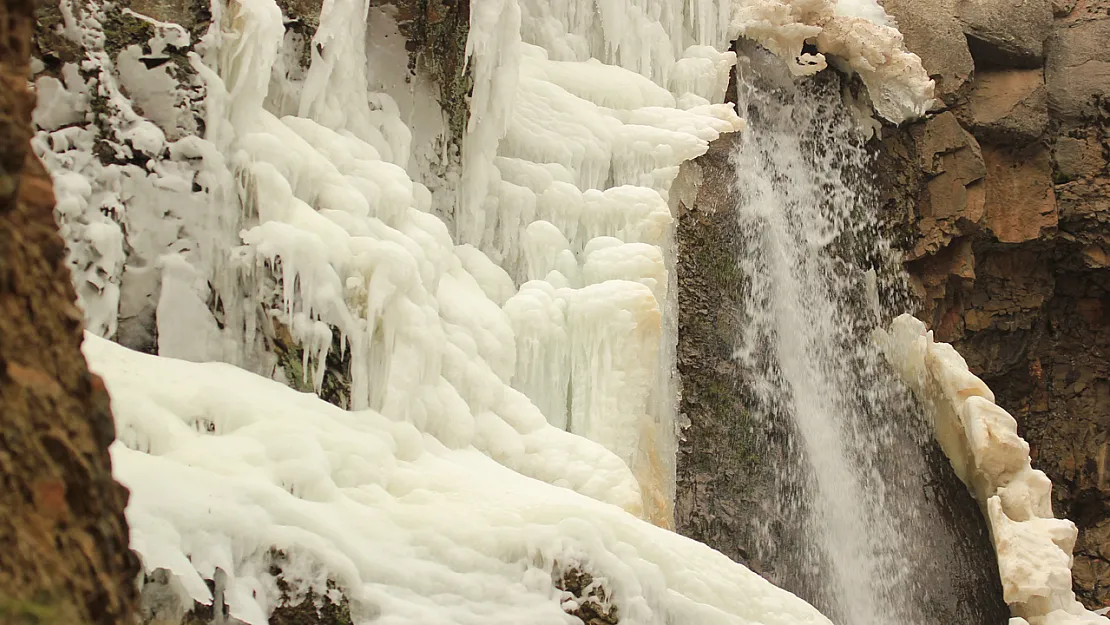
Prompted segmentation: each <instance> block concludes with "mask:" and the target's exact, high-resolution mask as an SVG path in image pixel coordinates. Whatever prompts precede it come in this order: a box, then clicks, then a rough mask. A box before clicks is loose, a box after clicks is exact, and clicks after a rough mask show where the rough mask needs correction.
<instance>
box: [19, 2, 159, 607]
mask: <svg viewBox="0 0 1110 625" xmlns="http://www.w3.org/2000/svg"><path fill="white" fill-rule="evenodd" d="M33 9H34V3H33V2H31V0H9V1H7V2H5V3H3V4H2V5H0V415H3V416H2V420H3V425H2V427H0V510H2V511H3V513H2V514H0V623H4V624H5V625H7V624H9V623H43V624H57V625H62V624H67V625H68V624H70V623H72V624H88V625H92V624H97V625H111V624H115V623H122V622H125V621H126V620H127V619H128V618H129V617H130V614H131V613H132V611H133V609H134V607H135V602H136V592H135V588H134V585H133V580H134V579H135V577H136V575H138V572H139V564H138V559H137V558H136V557H135V556H134V555H133V554H132V552H131V551H130V549H129V548H128V543H127V539H128V536H127V523H126V521H125V519H124V516H123V510H124V505H125V504H126V501H127V492H126V490H125V489H124V488H123V487H122V486H120V485H119V484H117V483H116V482H115V481H114V480H113V479H112V473H111V465H110V460H109V457H108V445H109V444H110V443H111V442H112V440H113V439H114V438H115V430H114V427H113V424H112V417H111V414H110V412H109V402H108V395H107V393H106V392H105V391H104V386H103V385H102V383H101V382H100V379H99V378H98V377H97V376H95V375H93V374H91V373H89V370H88V368H87V367H86V365H85V359H84V357H83V356H82V355H81V352H80V344H81V331H82V330H81V328H82V322H81V320H82V315H81V312H80V311H79V310H78V309H77V307H76V295H75V293H74V290H73V287H72V286H71V283H70V279H69V270H68V269H67V268H66V266H65V247H64V244H63V242H62V239H61V237H60V236H58V229H57V226H56V225H55V223H54V216H53V210H54V193H53V189H52V186H51V181H50V178H49V176H47V174H46V171H45V170H44V169H43V167H42V165H41V164H40V163H39V161H38V159H36V158H35V157H34V155H33V154H31V150H30V143H29V140H30V137H31V110H32V108H33V107H34V98H33V96H32V95H31V94H30V93H28V91H27V88H26V85H27V76H28V75H29V67H30V65H29V63H30V56H31V48H32V41H31V33H32V28H33V24H34V18H33V13H32V12H33Z"/></svg>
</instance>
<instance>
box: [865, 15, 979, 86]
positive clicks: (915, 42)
mask: <svg viewBox="0 0 1110 625" xmlns="http://www.w3.org/2000/svg"><path fill="white" fill-rule="evenodd" d="M957 1H958V0H933V1H932V2H920V1H919V0H885V1H884V2H883V6H884V7H885V8H886V11H887V13H889V14H891V15H895V16H897V17H898V19H899V21H898V30H899V31H901V33H902V36H903V37H905V44H906V48H907V49H908V50H911V51H913V52H914V53H915V54H917V55H918V56H920V57H921V64H922V65H924V66H925V70H926V71H927V72H929V77H930V78H932V79H933V80H934V81H935V82H936V95H937V97H938V98H940V99H942V100H944V101H945V102H948V101H949V100H951V99H952V98H953V97H954V96H955V94H957V93H958V92H959V91H960V89H961V87H963V86H964V84H965V83H966V82H967V81H968V79H969V78H971V72H972V70H973V69H974V66H973V64H972V60H971V52H970V51H968V49H967V43H966V39H965V36H964V31H963V25H962V24H961V23H960V21H959V20H958V19H957V18H956V3H957Z"/></svg>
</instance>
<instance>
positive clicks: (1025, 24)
mask: <svg viewBox="0 0 1110 625" xmlns="http://www.w3.org/2000/svg"><path fill="white" fill-rule="evenodd" d="M956 14H957V15H958V16H959V19H960V23H962V24H963V27H964V33H965V34H966V35H967V37H968V44H969V46H970V48H971V53H972V54H973V55H974V56H975V61H976V65H977V66H978V67H982V66H985V65H1004V66H1010V67H1037V66H1039V65H1040V60H1041V56H1042V51H1043V45H1044V40H1045V38H1046V37H1048V33H1049V31H1050V30H1051V29H1052V3H1051V2H1050V1H1049V0H958V2H957V4H956Z"/></svg>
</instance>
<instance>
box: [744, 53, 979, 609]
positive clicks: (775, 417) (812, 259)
mask: <svg viewBox="0 0 1110 625" xmlns="http://www.w3.org/2000/svg"><path fill="white" fill-rule="evenodd" d="M751 52H752V54H750V55H749V56H748V58H747V59H743V60H742V62H741V72H740V73H741V79H740V81H739V82H740V86H739V93H738V100H739V106H740V110H741V112H742V114H745V111H746V114H745V117H746V118H747V119H748V120H749V124H750V125H749V130H748V131H747V132H745V133H744V135H743V138H742V139H741V140H739V141H738V142H737V143H736V148H735V150H734V152H733V154H732V162H733V164H734V166H735V171H736V174H735V185H736V188H735V193H736V196H737V198H738V203H737V206H736V218H737V221H738V223H737V227H738V238H739V246H740V250H741V252H740V256H739V260H738V263H739V268H740V270H741V274H742V275H743V276H744V279H745V280H746V282H745V286H744V291H743V306H742V308H743V310H742V318H743V320H744V321H743V322H742V323H741V324H740V328H741V329H740V331H739V334H740V335H739V336H738V337H736V342H737V349H736V353H735V357H736V359H737V360H738V361H739V363H740V364H741V367H742V369H743V371H744V377H745V378H746V380H745V385H746V386H747V388H746V389H745V390H746V391H747V393H748V395H749V396H750V397H751V400H750V403H751V404H753V405H752V411H753V413H754V417H755V418H756V419H757V421H758V422H759V423H761V424H762V425H763V426H764V433H763V434H762V435H763V436H765V437H768V438H773V437H776V436H777V437H779V438H780V439H784V440H785V449H786V451H785V452H784V454H783V458H784V459H783V460H780V461H779V462H780V465H781V466H777V467H775V471H774V473H775V475H776V480H777V483H776V484H775V487H774V489H773V490H774V497H773V501H771V502H769V507H770V509H769V510H768V511H767V512H768V514H767V515H766V516H765V517H764V520H763V521H761V522H762V523H764V539H763V540H757V541H756V542H757V547H756V549H757V551H759V553H758V554H757V555H758V558H759V559H761V560H764V561H770V562H774V569H775V578H776V581H777V582H778V583H780V584H783V585H784V586H786V587H787V588H790V589H792V590H794V591H795V592H798V593H799V594H801V595H802V596H803V597H805V598H806V599H807V600H809V601H811V602H812V603H814V604H815V605H817V606H818V607H819V608H820V609H822V611H823V612H824V613H825V614H827V615H828V616H829V617H830V618H832V619H833V620H834V621H835V622H837V623H842V624H844V625H880V624H885V623H893V622H897V623H903V624H907V625H910V624H912V625H917V624H923V623H933V622H937V623H940V622H965V623H970V622H978V621H975V620H972V618H971V617H970V612H966V610H971V609H973V608H971V607H970V606H964V607H953V606H951V605H949V608H948V609H955V610H964V611H965V612H955V613H952V614H950V615H948V618H951V619H953V620H951V621H945V620H943V617H941V616H940V615H939V614H937V612H936V610H935V609H934V607H933V606H931V605H930V599H929V596H928V595H929V593H930V592H932V593H936V592H938V591H937V589H938V588H946V587H947V588H951V587H952V586H951V583H952V581H953V580H951V579H947V580H946V579H937V576H938V572H937V571H935V570H929V569H931V568H935V567H934V566H933V565H931V564H929V561H930V559H931V558H930V556H928V555H927V554H926V550H928V551H930V552H933V549H935V548H937V547H939V545H937V544H936V543H934V544H933V545H926V543H927V542H929V541H939V542H940V543H947V544H949V546H950V544H951V543H952V542H954V538H953V536H952V530H951V528H949V527H947V526H946V523H944V522H943V521H941V520H940V519H941V518H942V515H941V514H940V513H939V510H938V505H939V503H938V502H937V501H931V500H929V498H927V496H926V493H927V492H928V490H927V488H926V484H925V482H926V480H927V479H928V476H929V468H928V466H927V464H928V463H927V462H926V458H925V450H926V443H927V442H928V440H929V439H928V430H927V428H926V427H925V421H924V420H923V419H921V414H922V413H921V411H920V408H919V407H917V406H916V405H915V404H914V403H913V402H912V401H911V400H910V399H909V398H908V396H907V394H906V392H905V389H904V388H903V387H902V386H901V385H900V383H899V382H898V381H897V380H895V379H894V378H893V377H892V376H891V375H890V373H889V371H888V368H887V367H886V365H885V363H884V362H883V360H882V356H881V354H880V353H879V351H878V349H877V348H876V347H875V346H874V345H873V343H872V342H871V341H870V340H868V339H867V336H868V332H869V330H870V328H872V327H874V325H875V324H876V323H879V322H880V321H885V320H886V319H887V318H888V317H887V309H891V310H904V309H905V307H906V303H907V301H908V300H907V299H905V298H904V297H902V295H903V294H904V293H905V290H904V289H902V288H901V284H900V281H901V273H900V270H899V269H897V264H896V263H894V262H892V258H893V257H892V256H891V254H890V253H889V246H888V245H887V244H886V243H885V242H884V241H883V238H882V237H881V236H880V234H879V227H878V223H877V218H876V214H875V211H874V210H873V209H874V207H875V204H876V202H875V198H874V197H873V196H874V192H873V185H871V184H869V182H870V181H869V180H868V179H867V177H866V172H867V171H868V164H869V155H868V151H867V149H866V147H865V140H866V134H865V133H866V132H869V131H868V130H867V129H866V128H865V126H864V123H866V121H867V120H866V118H861V117H860V116H853V115H851V114H850V113H851V110H852V108H851V106H850V103H851V102H850V100H851V96H850V94H849V90H848V88H847V87H844V88H843V94H845V95H842V86H841V81H840V79H839V78H838V77H837V76H836V75H835V74H833V73H832V72H824V73H822V74H821V75H819V76H817V77H814V78H811V79H806V80H804V81H802V82H798V83H795V82H794V81H793V80H792V79H791V77H790V76H788V75H785V71H784V70H783V69H782V68H781V63H778V62H777V61H776V60H774V59H769V58H766V57H767V56H768V55H765V54H764V55H762V56H761V55H760V54H759V52H758V51H756V50H752V51H751ZM753 68H754V74H755V75H753ZM745 70H746V71H745ZM845 101H848V103H849V105H846V104H845ZM859 119H864V123H861V122H860V121H859ZM880 293H881V294H882V296H881V297H880ZM776 433H777V434H776ZM933 499H935V498H933ZM771 523H777V524H778V525H777V526H776V529H771V525H770V524H771ZM934 553H935V552H934ZM939 575H941V576H943V575H944V573H943V572H941V573H939ZM934 619H938V620H934Z"/></svg>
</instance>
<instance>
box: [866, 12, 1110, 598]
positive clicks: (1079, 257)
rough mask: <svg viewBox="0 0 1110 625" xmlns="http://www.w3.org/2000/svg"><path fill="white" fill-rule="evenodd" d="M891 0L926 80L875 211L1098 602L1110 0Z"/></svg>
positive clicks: (1108, 560) (1107, 380)
mask: <svg viewBox="0 0 1110 625" xmlns="http://www.w3.org/2000/svg"><path fill="white" fill-rule="evenodd" d="M943 2H944V6H943V7H942V8H943V9H944V10H938V7H937V6H936V5H937V3H936V2H934V1H932V0H929V1H924V0H887V1H886V3H885V5H886V8H887V11H889V12H891V13H892V14H894V15H895V17H896V18H897V19H898V22H899V26H900V29H901V30H902V32H903V33H904V34H905V36H906V43H907V46H908V47H909V48H910V49H911V50H914V51H916V52H917V53H918V54H919V55H920V56H921V57H922V60H923V62H924V65H925V67H926V69H927V70H929V72H930V74H932V75H933V77H934V78H935V79H936V80H937V83H938V95H939V96H940V98H941V100H942V102H940V103H938V106H937V107H936V109H935V110H934V111H933V113H932V114H931V115H930V116H929V118H928V119H926V120H924V121H922V122H920V123H917V124H914V125H911V126H909V127H907V128H904V129H901V130H894V129H887V132H886V133H885V137H884V140H883V145H882V148H881V152H880V157H879V160H878V163H879V168H880V179H881V182H882V186H883V192H884V201H885V205H886V206H885V209H886V210H885V214H886V215H887V217H888V218H889V220H890V225H891V227H892V229H893V230H894V231H896V232H898V235H899V240H900V242H901V245H902V247H903V249H904V250H905V251H906V257H905V258H906V267H907V269H908V270H909V272H910V274H911V275H912V276H913V279H914V283H915V289H916V291H917V294H918V296H919V298H920V300H921V302H922V307H921V310H920V311H919V312H918V316H919V317H920V318H921V319H922V320H924V321H925V322H926V323H927V324H928V325H929V327H930V328H932V329H933V330H934V332H935V334H936V337H937V340H940V341H947V342H951V343H953V344H954V345H955V346H956V348H957V349H958V350H959V352H960V353H961V354H962V355H963V356H964V357H965V358H966V359H967V361H968V364H969V365H970V368H971V370H972V372H974V373H975V374H976V375H978V376H980V377H981V378H983V380H984V381H985V382H987V384H988V385H989V386H990V387H991V388H992V389H994V390H995V392H996V393H997V398H998V403H999V405H1002V406H1005V407H1006V408H1007V409H1008V410H1009V411H1010V412H1011V413H1012V414H1013V415H1014V416H1015V418H1017V420H1018V422H1019V427H1020V433H1021V435H1022V436H1023V437H1025V439H1026V440H1028V441H1029V443H1030V445H1031V447H1032V457H1033V463H1034V466H1035V467H1037V468H1039V469H1042V470H1044V471H1045V472H1046V473H1047V474H1048V475H1049V477H1050V478H1051V479H1052V481H1053V483H1054V484H1055V490H1054V497H1053V499H1054V504H1055V505H1054V511H1055V513H1056V514H1057V515H1060V516H1066V517H1068V518H1070V519H1072V520H1073V521H1075V522H1076V524H1077V525H1078V526H1079V530H1080V534H1079V542H1078V544H1077V545H1076V549H1075V564H1074V569H1073V579H1074V584H1075V591H1076V593H1077V594H1078V595H1079V597H1080V598H1081V599H1082V600H1083V601H1084V603H1086V604H1087V606H1088V607H1091V608H1097V607H1102V606H1106V605H1110V477H1108V476H1107V472H1106V469H1107V466H1106V464H1107V463H1106V460H1107V451H1108V445H1110V316H1108V311H1107V308H1108V307H1110V199H1108V195H1107V194H1108V191H1110V169H1108V155H1110V139H1108V135H1107V123H1106V121H1107V117H1108V115H1110V105H1108V103H1107V94H1108V92H1110V49H1108V48H1107V47H1106V41H1107V40H1108V37H1110V2H1106V1H1105V0H1054V1H1050V0H1023V1H1020V2H1012V1H996V0H984V1H980V2H968V1H963V0H943Z"/></svg>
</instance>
